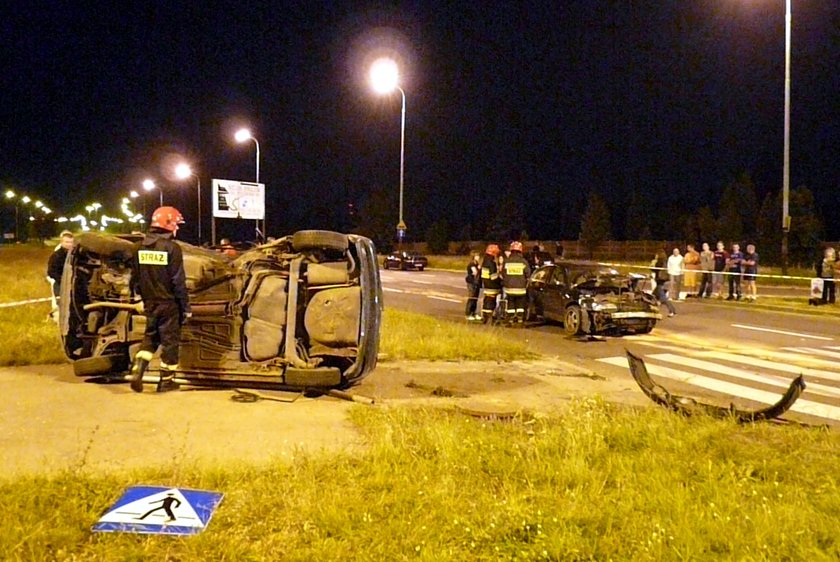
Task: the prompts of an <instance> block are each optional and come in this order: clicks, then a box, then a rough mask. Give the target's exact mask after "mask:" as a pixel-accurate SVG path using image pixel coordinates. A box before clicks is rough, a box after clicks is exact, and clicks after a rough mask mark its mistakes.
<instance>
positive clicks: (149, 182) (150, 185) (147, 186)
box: [143, 179, 163, 215]
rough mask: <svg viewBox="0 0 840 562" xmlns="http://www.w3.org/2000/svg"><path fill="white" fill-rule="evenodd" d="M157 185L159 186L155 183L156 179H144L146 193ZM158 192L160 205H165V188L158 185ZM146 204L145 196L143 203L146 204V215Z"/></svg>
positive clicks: (144, 212)
mask: <svg viewBox="0 0 840 562" xmlns="http://www.w3.org/2000/svg"><path fill="white" fill-rule="evenodd" d="M155 187H157V186H156V185H155V182H154V180H151V179H145V180H143V189H145V190H146V193H148V192H150V191H151V190H153V189H154V188H155ZM158 194H159V195H160V206H161V207H163V189H161V188H160V187H158ZM145 204H146V199H145V198H143V205H144V207H143V209H144V210H143V215H145V214H146V211H145V209H146V207H145Z"/></svg>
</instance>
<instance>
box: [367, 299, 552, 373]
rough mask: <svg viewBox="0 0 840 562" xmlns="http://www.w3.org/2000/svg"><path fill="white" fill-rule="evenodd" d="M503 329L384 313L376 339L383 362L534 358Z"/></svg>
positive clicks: (389, 312)
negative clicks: (508, 336) (378, 336)
mask: <svg viewBox="0 0 840 562" xmlns="http://www.w3.org/2000/svg"><path fill="white" fill-rule="evenodd" d="M506 333H507V330H506V329H505V328H495V327H489V326H484V325H477V326H476V325H467V324H464V323H457V322H450V321H447V320H439V319H437V318H434V317H432V316H427V315H425V314H418V313H415V312H406V311H402V310H395V309H387V308H386V309H385V315H384V320H383V323H382V337H381V339H380V349H379V350H380V353H381V354H382V357H383V359H384V360H391V359H395V360H416V359H423V360H431V361H461V360H486V361H514V360H517V359H532V358H535V357H537V355H536V354H535V353H533V352H530V351H528V347H527V346H526V345H525V344H524V343H521V342H517V341H512V340H511V339H510V338H507V337H505V334H506Z"/></svg>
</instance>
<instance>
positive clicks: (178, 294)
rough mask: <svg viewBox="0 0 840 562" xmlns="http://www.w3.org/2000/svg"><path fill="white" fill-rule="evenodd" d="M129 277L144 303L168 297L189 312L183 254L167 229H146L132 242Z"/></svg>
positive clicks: (183, 312) (185, 311) (183, 310)
mask: <svg viewBox="0 0 840 562" xmlns="http://www.w3.org/2000/svg"><path fill="white" fill-rule="evenodd" d="M131 280H132V286H133V287H134V288H135V290H136V291H137V292H139V293H140V296H141V297H142V298H143V302H145V303H146V304H147V305H149V304H151V303H156V302H163V301H169V302H175V303H177V304H178V309H179V310H180V311H181V314H185V313H188V312H190V301H189V297H188V296H187V276H186V274H185V273H184V256H183V254H182V253H181V247H180V246H179V245H178V244H177V243H176V242H175V241H174V240H173V239H172V235H171V234H170V233H161V232H154V231H152V232H149V233H148V234H146V237H145V238H144V239H143V240H142V241H141V242H140V243H138V244H137V245H135V247H134V260H133V262H132V275H131Z"/></svg>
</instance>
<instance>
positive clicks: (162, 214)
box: [151, 207, 184, 233]
mask: <svg viewBox="0 0 840 562" xmlns="http://www.w3.org/2000/svg"><path fill="white" fill-rule="evenodd" d="M179 224H184V215H182V214H181V211H179V210H178V209H176V208H175V207H160V208H158V209H156V210H155V212H154V213H152V224H151V226H152V227H153V228H162V229H163V230H168V231H169V232H173V233H174V232H178V225H179Z"/></svg>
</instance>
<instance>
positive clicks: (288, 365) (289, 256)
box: [60, 230, 382, 389]
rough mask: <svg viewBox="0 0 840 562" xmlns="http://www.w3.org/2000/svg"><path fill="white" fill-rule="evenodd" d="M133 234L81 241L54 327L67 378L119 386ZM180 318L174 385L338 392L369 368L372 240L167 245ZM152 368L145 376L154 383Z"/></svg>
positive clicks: (133, 343)
mask: <svg viewBox="0 0 840 562" xmlns="http://www.w3.org/2000/svg"><path fill="white" fill-rule="evenodd" d="M139 239H140V237H139V236H111V235H102V234H96V233H84V234H82V235H80V236H79V237H78V238H77V241H76V244H75V246H74V248H73V249H72V251H70V252H69V253H68V256H67V261H66V263H65V267H64V273H63V276H62V280H61V301H60V329H61V335H62V340H63V344H64V350H65V353H66V354H67V356H68V357H69V358H70V359H71V360H73V367H74V371H75V373H76V374H77V375H79V376H103V375H104V376H114V377H117V378H122V377H124V375H125V374H126V373H127V370H128V369H129V366H130V364H131V360H132V359H133V357H134V355H135V353H136V352H137V350H138V349H139V347H140V343H141V342H142V340H143V333H144V329H145V324H146V323H145V320H146V318H145V316H144V315H143V303H142V301H141V299H140V297H139V296H138V295H136V294H133V293H132V290H131V285H130V278H131V260H132V253H133V247H134V244H135V243H136V242H137V241H138V240H139ZM178 244H179V245H180V246H181V249H182V252H183V257H184V271H185V273H186V277H187V289H188V292H189V297H190V304H191V307H192V317H191V318H190V319H189V320H188V321H187V322H186V323H185V324H184V325H183V326H182V329H181V347H180V360H179V370H178V371H177V373H176V377H177V378H178V379H181V380H182V381H183V382H187V383H189V384H192V385H207V386H229V387H238V386H247V387H254V388H278V389H317V388H343V387H347V386H350V385H352V384H353V383H355V382H357V381H359V380H361V379H362V378H363V377H364V376H365V375H366V374H368V373H369V372H371V371H372V370H373V368H374V367H375V365H376V357H377V352H378V347H379V328H380V322H381V314H382V288H381V284H380V280H379V270H378V267H377V262H376V250H375V248H374V245H373V243H372V242H371V241H370V240H369V239H367V238H364V237H362V236H356V235H347V234H341V233H337V232H330V231H318V230H304V231H299V232H296V233H295V234H293V235H290V236H286V237H283V238H280V239H278V240H276V241H274V242H271V243H268V244H265V245H262V246H258V247H256V248H253V249H250V250H248V251H245V252H243V253H242V254H241V255H239V256H238V257H236V258H235V259H232V258H231V257H229V256H226V255H224V254H221V253H218V252H214V251H211V250H207V249H203V248H198V247H196V246H192V245H190V244H186V243H183V242H180V241H179V242H178ZM157 364H158V362H157V360H155V361H153V362H152V365H151V367H150V369H149V371H147V376H154V375H155V370H156V367H157Z"/></svg>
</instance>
